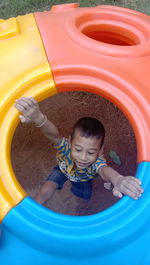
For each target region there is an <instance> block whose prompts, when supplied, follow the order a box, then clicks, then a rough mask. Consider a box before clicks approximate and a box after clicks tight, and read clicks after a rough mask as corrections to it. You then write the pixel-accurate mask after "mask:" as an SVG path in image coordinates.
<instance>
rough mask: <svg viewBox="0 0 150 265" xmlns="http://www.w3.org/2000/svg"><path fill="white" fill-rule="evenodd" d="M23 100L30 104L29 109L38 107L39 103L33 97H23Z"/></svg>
mask: <svg viewBox="0 0 150 265" xmlns="http://www.w3.org/2000/svg"><path fill="white" fill-rule="evenodd" d="M21 99H22V101H23V102H25V103H26V104H28V106H29V107H34V106H37V105H38V103H37V101H36V100H35V99H34V98H32V97H22V98H21Z"/></svg>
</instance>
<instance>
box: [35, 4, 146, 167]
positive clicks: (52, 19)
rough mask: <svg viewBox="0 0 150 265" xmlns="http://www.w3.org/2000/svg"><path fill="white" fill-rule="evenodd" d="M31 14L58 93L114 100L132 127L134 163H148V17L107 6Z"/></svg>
mask: <svg viewBox="0 0 150 265" xmlns="http://www.w3.org/2000/svg"><path fill="white" fill-rule="evenodd" d="M35 17H36V21H37V24H38V27H39V30H40V33H41V36H42V39H43V43H44V46H45V49H46V53H47V56H48V60H49V63H50V65H51V67H52V71H53V76H54V79H55V83H56V86H57V89H58V90H59V92H62V91H66V90H84V91H90V92H91V93H97V94H98V95H101V96H104V97H105V98H107V99H108V100H110V101H112V102H113V103H115V104H116V105H117V106H118V107H119V108H120V109H121V110H122V111H123V112H124V113H125V115H126V116H127V118H128V119H129V121H130V122H131V124H132V127H133V129H134V132H135V135H136V140H137V148H138V162H141V161H150V152H149V150H150V93H149V76H150V60H149V58H150V17H149V16H147V15H144V14H141V13H139V12H134V11H130V12H129V10H128V9H123V8H119V7H110V6H109V7H105V6H99V7H95V8H76V9H74V11H72V10H71V11H69V10H68V12H61V16H60V14H59V13H52V12H50V11H49V12H44V13H36V14H35ZM114 123H115V121H114Z"/></svg>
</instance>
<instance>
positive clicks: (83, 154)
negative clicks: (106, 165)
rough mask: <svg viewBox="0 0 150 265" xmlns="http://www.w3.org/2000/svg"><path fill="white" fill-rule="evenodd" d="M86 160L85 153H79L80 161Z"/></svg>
mask: <svg viewBox="0 0 150 265" xmlns="http://www.w3.org/2000/svg"><path fill="white" fill-rule="evenodd" d="M86 159H87V156H86V153H85V152H83V153H81V156H80V160H82V161H86Z"/></svg>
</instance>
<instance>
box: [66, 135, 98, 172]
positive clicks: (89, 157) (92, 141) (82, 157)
mask: <svg viewBox="0 0 150 265" xmlns="http://www.w3.org/2000/svg"><path fill="white" fill-rule="evenodd" d="M100 150H101V139H97V138H96V137H88V138H87V137H84V136H82V135H81V132H80V131H79V130H76V131H75V133H74V137H73V139H72V141H71V156H72V159H73V161H74V162H75V164H76V166H77V167H78V168H80V169H83V168H87V167H88V166H90V165H91V164H93V163H94V162H95V161H96V159H97V157H98V156H99V153H100Z"/></svg>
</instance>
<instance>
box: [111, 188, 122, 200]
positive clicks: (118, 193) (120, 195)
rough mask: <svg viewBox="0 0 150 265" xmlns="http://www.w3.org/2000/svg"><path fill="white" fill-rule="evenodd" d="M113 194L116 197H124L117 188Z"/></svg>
mask: <svg viewBox="0 0 150 265" xmlns="http://www.w3.org/2000/svg"><path fill="white" fill-rule="evenodd" d="M112 193H113V195H114V196H115V197H119V198H122V196H123V195H122V193H121V192H120V191H119V190H117V189H116V188H113V190H112Z"/></svg>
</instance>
